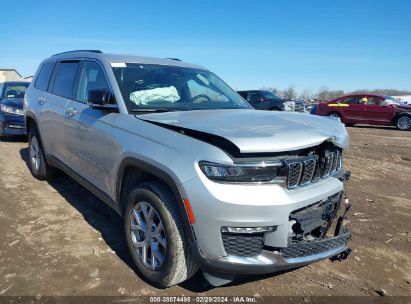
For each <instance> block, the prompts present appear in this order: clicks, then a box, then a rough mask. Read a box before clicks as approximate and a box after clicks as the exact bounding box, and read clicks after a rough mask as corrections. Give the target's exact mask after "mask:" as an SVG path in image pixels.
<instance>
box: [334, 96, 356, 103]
mask: <svg viewBox="0 0 411 304" xmlns="http://www.w3.org/2000/svg"><path fill="white" fill-rule="evenodd" d="M360 99H361V98H360V97H358V96H354V97H347V98H345V99H341V100H340V102H339V103H344V104H361V101H360Z"/></svg>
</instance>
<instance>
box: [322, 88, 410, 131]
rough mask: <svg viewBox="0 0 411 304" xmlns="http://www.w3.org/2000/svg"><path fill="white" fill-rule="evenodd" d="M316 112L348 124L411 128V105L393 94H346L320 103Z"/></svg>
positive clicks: (401, 128)
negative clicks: (392, 95) (337, 118)
mask: <svg viewBox="0 0 411 304" xmlns="http://www.w3.org/2000/svg"><path fill="white" fill-rule="evenodd" d="M314 114H316V115H322V116H334V117H339V118H340V119H341V121H342V122H343V123H345V124H346V125H347V126H352V125H354V124H370V125H394V126H396V127H397V128H398V129H400V130H410V129H411V106H409V105H406V104H405V103H402V102H401V101H399V100H397V99H395V98H394V97H391V96H383V95H375V94H362V95H346V96H342V97H339V98H337V99H334V100H331V101H328V102H325V103H320V104H319V105H318V106H317V109H316V111H315V113H314Z"/></svg>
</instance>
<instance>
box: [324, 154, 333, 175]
mask: <svg viewBox="0 0 411 304" xmlns="http://www.w3.org/2000/svg"><path fill="white" fill-rule="evenodd" d="M333 159H334V157H333V154H332V153H327V154H326V155H325V157H324V170H323V174H322V178H324V177H327V176H328V175H330V173H331V169H332V164H333Z"/></svg>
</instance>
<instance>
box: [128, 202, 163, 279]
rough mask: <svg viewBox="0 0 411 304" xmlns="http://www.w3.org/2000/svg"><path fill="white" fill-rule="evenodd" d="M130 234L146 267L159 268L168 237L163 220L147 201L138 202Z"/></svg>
mask: <svg viewBox="0 0 411 304" xmlns="http://www.w3.org/2000/svg"><path fill="white" fill-rule="evenodd" d="M130 234H131V240H132V242H133V246H134V248H135V254H136V255H137V257H138V258H139V259H140V261H141V262H142V263H143V265H144V266H145V267H147V268H148V269H150V270H153V271H155V270H158V269H159V268H160V267H161V266H162V265H163V263H164V260H165V256H166V249H167V238H166V235H165V231H164V226H163V222H162V220H161V218H160V216H159V214H158V213H157V211H156V210H155V209H154V207H153V206H152V205H151V204H150V203H147V202H138V203H137V204H136V205H135V206H134V207H133V209H132V211H131V215H130Z"/></svg>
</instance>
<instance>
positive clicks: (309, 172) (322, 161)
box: [286, 150, 342, 189]
mask: <svg viewBox="0 0 411 304" xmlns="http://www.w3.org/2000/svg"><path fill="white" fill-rule="evenodd" d="M341 159H342V158H341V153H340V152H339V151H338V150H335V151H332V152H327V153H325V155H324V156H323V157H321V158H320V157H319V156H318V155H310V156H307V157H304V158H300V159H292V160H288V161H286V167H287V170H288V171H287V183H286V184H287V188H288V189H294V188H296V187H297V186H305V185H308V184H310V183H315V182H317V181H319V180H320V179H322V178H326V177H327V176H329V175H331V174H333V173H335V172H337V171H339V170H340V169H341V167H342V165H341V163H342V160H341Z"/></svg>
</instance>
